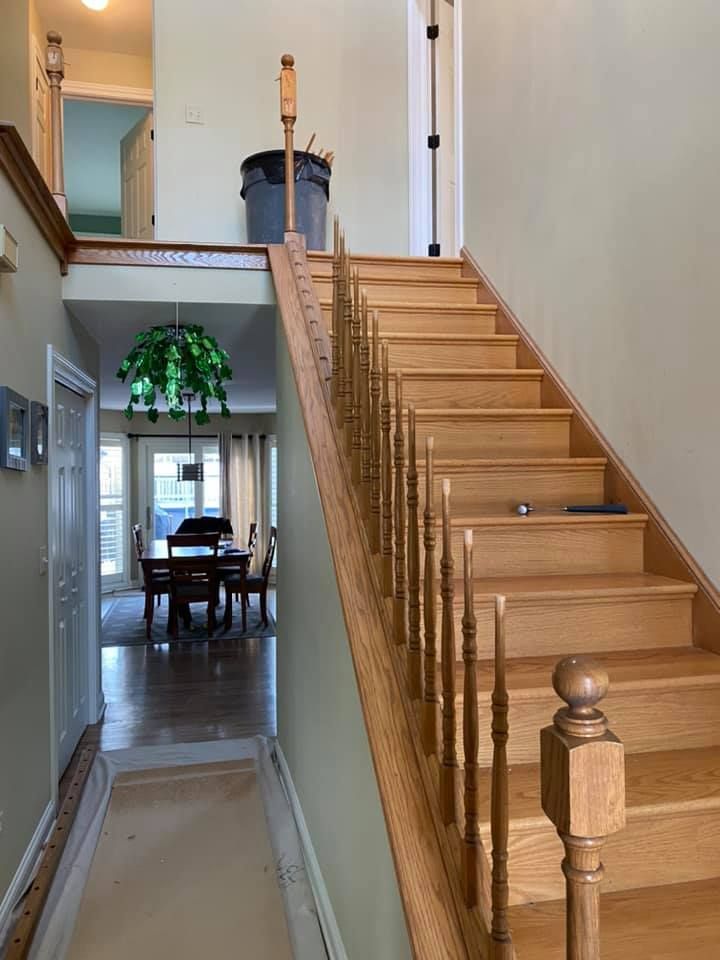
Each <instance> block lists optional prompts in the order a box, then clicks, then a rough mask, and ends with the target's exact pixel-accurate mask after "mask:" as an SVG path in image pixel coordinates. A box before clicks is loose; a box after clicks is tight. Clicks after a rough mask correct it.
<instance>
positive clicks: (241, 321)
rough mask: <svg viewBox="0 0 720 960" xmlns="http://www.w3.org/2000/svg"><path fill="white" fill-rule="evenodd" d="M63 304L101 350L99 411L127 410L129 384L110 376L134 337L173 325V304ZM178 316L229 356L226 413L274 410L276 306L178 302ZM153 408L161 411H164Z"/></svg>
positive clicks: (128, 302)
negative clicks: (214, 340) (213, 339)
mask: <svg viewBox="0 0 720 960" xmlns="http://www.w3.org/2000/svg"><path fill="white" fill-rule="evenodd" d="M65 305H66V306H67V308H68V310H70V312H71V313H72V314H73V316H74V317H75V318H76V319H77V320H78V321H79V322H80V323H81V324H82V325H83V327H85V329H86V330H87V331H88V332H89V333H90V334H91V336H93V337H94V338H95V339H96V340H97V342H98V344H99V346H100V406H101V407H102V408H103V409H104V410H122V409H123V408H124V407H126V406H127V402H128V397H129V393H130V389H129V383H127V384H123V383H121V382H120V380H118V379H117V378H116V376H115V373H116V372H117V369H118V367H119V366H120V363H121V361H122V359H123V358H124V357H125V356H126V355H127V354H128V353H129V351H130V350H131V348H132V346H133V341H134V338H135V334H136V333H139V332H140V331H141V330H145V329H147V328H148V327H152V326H157V325H160V324H166V323H174V322H175V304H174V303H142V302H137V301H136V302H133V301H124V302H116V301H105V300H102V301H92V300H70V301H67V300H66V301H65ZM179 316H180V322H181V323H199V324H202V326H204V327H205V330H206V331H207V332H208V333H209V334H210V335H211V336H213V337H216V338H217V340H218V343H219V344H220V346H221V347H223V349H225V350H227V352H228V353H229V354H230V366H231V367H232V369H233V379H232V381H231V382H230V383H229V384H228V385H227V392H228V405H229V407H230V410H231V412H232V413H270V412H273V411H274V410H275V407H276V399H275V317H276V309H275V307H274V306H273V305H257V304H228V303H207V304H204V303H190V304H188V303H181V304H180V313H179ZM158 406H159V408H160V409H161V410H162V409H167V408H166V407H164V406H162V405H158ZM136 409H137V410H139V409H141V408H136ZM215 409H219V408H217V407H216V408H215ZM210 412H211V413H212V412H213V408H212V407H211V408H210ZM136 416H137V413H136Z"/></svg>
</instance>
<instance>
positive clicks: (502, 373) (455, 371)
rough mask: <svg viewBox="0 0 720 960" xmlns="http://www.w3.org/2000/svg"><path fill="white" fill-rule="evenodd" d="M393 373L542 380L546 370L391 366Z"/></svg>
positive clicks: (443, 376) (458, 377)
mask: <svg viewBox="0 0 720 960" xmlns="http://www.w3.org/2000/svg"><path fill="white" fill-rule="evenodd" d="M391 369H392V372H393V373H401V374H402V376H403V378H407V379H413V378H417V379H421V378H425V379H428V378H430V377H437V378H438V379H443V378H447V379H453V380H469V379H470V380H497V379H501V380H542V378H543V376H544V375H545V371H544V370H542V369H540V368H529V369H528V368H523V369H519V368H517V367H497V368H495V369H492V368H490V367H391Z"/></svg>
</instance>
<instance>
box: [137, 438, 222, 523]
mask: <svg viewBox="0 0 720 960" xmlns="http://www.w3.org/2000/svg"><path fill="white" fill-rule="evenodd" d="M138 457H139V467H140V470H139V475H140V491H139V501H140V512H141V516H143V517H144V523H145V528H146V530H147V531H148V536H147V539H148V540H161V539H164V538H165V537H166V536H167V535H168V534H169V533H174V532H175V531H176V530H177V528H178V527H179V526H180V524H181V523H182V521H183V520H184V519H185V518H186V517H203V516H205V517H208V516H210V517H217V516H219V515H220V458H219V454H218V444H217V440H215V439H213V438H209V437H208V438H198V439H197V440H194V441H193V452H192V456H190V455H189V454H188V450H187V441H186V440H180V439H178V440H174V439H164V438H157V439H155V438H147V439H143V440H141V441H140V445H139V450H138ZM198 460H202V461H203V463H204V464H205V471H204V472H205V480H204V481H203V482H202V483H192V482H188V481H179V480H178V479H177V468H178V464H181V463H194V462H196V461H198Z"/></svg>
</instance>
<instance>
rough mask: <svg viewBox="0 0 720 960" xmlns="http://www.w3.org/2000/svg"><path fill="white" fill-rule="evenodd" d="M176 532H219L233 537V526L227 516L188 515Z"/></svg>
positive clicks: (223, 535) (224, 535) (221, 534)
mask: <svg viewBox="0 0 720 960" xmlns="http://www.w3.org/2000/svg"><path fill="white" fill-rule="evenodd" d="M175 533H177V534H189V533H219V534H220V536H221V537H232V535H233V528H232V524H231V523H230V521H229V520H228V519H227V518H226V517H206V516H202V517H186V518H185V519H184V520H183V521H182V523H181V524H180V526H179V527H178V528H177V530H176V531H175Z"/></svg>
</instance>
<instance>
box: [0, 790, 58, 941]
mask: <svg viewBox="0 0 720 960" xmlns="http://www.w3.org/2000/svg"><path fill="white" fill-rule="evenodd" d="M54 822H55V803H54V801H53V800H51V801H50V803H48V805H47V807H45V811H44V813H43V815H42V817H40V822H39V823H38V825H37V827H36V828H35V833H33V835H32V840H31V841H30V843H29V844H28V847H27V850H26V851H25V853H24V854H23V858H22V860H21V861H20V866H19V867H18V868H17V870H16V871H15V876H14V877H13V879H12V883H11V884H10V886H9V887H8V888H7V890H6V892H5V896H4V897H3V899H2V903H0V944H1V943H2V942H3V941H4V939H5V934H6V932H7V930H6V928H7V925H8V923H9V922H10V917H11V915H12V912H13V910H14V909H15V905H16V904H17V902H18V901H19V900H20V898H21V897H22V895H23V894H24V893H25V890H26V888H27V886H28V884H29V883H30V881H31V880H32V877H33V872H34V870H35V867H36V865H37V861H38V858H39V857H40V853H41V850H42V846H43V844H44V843H45V841H46V840H47V838H48V836H49V834H50V831H51V829H52V826H53V823H54Z"/></svg>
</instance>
